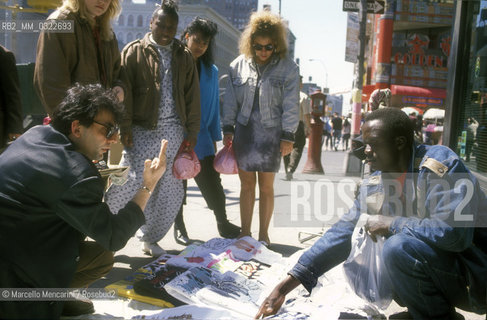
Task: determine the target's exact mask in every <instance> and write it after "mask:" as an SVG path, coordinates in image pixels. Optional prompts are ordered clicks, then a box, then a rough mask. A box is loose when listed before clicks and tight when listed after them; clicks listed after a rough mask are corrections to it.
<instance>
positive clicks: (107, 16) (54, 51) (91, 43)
mask: <svg viewBox="0 0 487 320" xmlns="http://www.w3.org/2000/svg"><path fill="white" fill-rule="evenodd" d="M120 10H121V8H120V3H119V0H108V1H96V0H64V1H63V4H62V6H61V7H60V8H58V9H57V10H56V11H54V12H53V13H52V14H51V15H50V16H49V17H48V18H47V19H48V20H67V21H68V20H71V21H73V30H72V32H66V33H58V32H50V31H42V32H41V34H40V36H39V40H38V42H37V56H36V64H35V70H34V86H35V88H36V90H37V93H38V95H39V98H40V99H41V101H42V104H43V106H44V108H45V110H46V112H47V113H48V114H51V115H52V114H53V112H54V110H55V109H56V108H57V106H58V105H59V103H60V102H61V101H62V99H63V98H64V96H65V95H66V91H67V89H68V88H70V87H71V86H72V85H74V84H75V83H80V84H82V85H84V84H95V83H100V84H101V85H102V86H103V87H104V88H106V89H109V88H113V90H114V91H115V93H116V94H117V97H118V99H119V101H123V99H124V89H123V83H122V81H121V80H120V79H119V78H120V76H121V74H120V72H121V70H120V52H119V50H118V44H117V39H116V38H115V34H114V33H113V31H112V29H111V26H110V21H111V20H112V19H113V18H115V17H116V16H117V15H118V14H119V12H120Z"/></svg>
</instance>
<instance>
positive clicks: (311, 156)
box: [303, 116, 324, 173]
mask: <svg viewBox="0 0 487 320" xmlns="http://www.w3.org/2000/svg"><path fill="white" fill-rule="evenodd" d="M322 136H323V121H321V119H320V117H317V116H313V120H312V121H311V133H310V134H309V139H308V159H307V160H306V164H305V165H304V168H303V173H324V171H323V166H322V165H321V138H322Z"/></svg>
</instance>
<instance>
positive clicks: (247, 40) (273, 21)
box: [239, 11, 287, 59]
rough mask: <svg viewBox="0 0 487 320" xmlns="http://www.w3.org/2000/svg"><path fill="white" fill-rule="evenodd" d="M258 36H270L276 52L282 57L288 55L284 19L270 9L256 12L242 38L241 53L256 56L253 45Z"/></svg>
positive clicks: (248, 56) (251, 56) (249, 56)
mask: <svg viewBox="0 0 487 320" xmlns="http://www.w3.org/2000/svg"><path fill="white" fill-rule="evenodd" d="M256 37H269V38H271V39H272V42H273V44H274V46H275V49H274V54H275V55H278V56H279V57H280V58H281V59H282V58H285V57H286V55H287V30H286V27H285V26H284V22H283V21H282V19H281V18H280V17H279V16H277V15H275V14H272V13H270V12H269V11H259V12H254V13H252V15H251V16H250V21H249V24H248V25H247V26H246V27H245V30H244V31H243V33H242V37H241V38H240V43H239V49H240V53H241V54H243V55H245V56H246V57H247V58H253V57H255V50H254V49H253V47H252V45H253V42H254V40H255V38H256Z"/></svg>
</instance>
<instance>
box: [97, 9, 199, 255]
mask: <svg viewBox="0 0 487 320" xmlns="http://www.w3.org/2000/svg"><path fill="white" fill-rule="evenodd" d="M178 21H179V17H178V14H177V6H176V5H175V3H174V2H173V1H167V0H166V1H164V2H163V4H162V5H161V7H160V8H157V9H156V10H155V11H154V14H153V15H152V19H151V23H150V28H151V32H150V33H148V34H146V35H145V37H144V38H143V39H138V40H135V41H133V42H131V43H129V44H127V46H126V47H125V48H124V49H123V51H122V67H123V69H124V74H125V75H126V87H127V91H126V96H125V112H124V116H123V120H122V125H121V134H122V139H121V140H122V143H123V144H124V154H123V158H122V162H121V163H122V164H123V165H127V166H130V173H129V179H128V181H127V183H126V184H124V185H123V186H114V185H112V187H110V189H109V190H108V192H107V194H106V196H105V200H106V202H107V203H108V204H109V206H110V207H111V208H112V210H116V209H117V208H119V207H121V206H122V205H123V203H124V199H127V197H130V196H131V195H132V194H133V193H134V192H135V191H136V188H137V186H138V185H139V184H140V181H139V180H140V179H141V172H142V171H141V170H142V167H140V166H138V162H139V161H140V160H141V159H145V158H146V157H147V155H148V154H150V153H151V152H152V151H151V150H152V149H153V148H155V147H156V146H157V143H156V141H157V140H159V141H160V140H161V139H162V138H164V139H166V140H168V141H169V144H168V148H167V161H168V164H167V165H168V167H172V166H173V161H174V158H175V157H176V153H177V152H178V150H179V149H180V147H181V148H186V149H189V150H192V149H193V147H194V146H195V145H196V137H197V135H198V132H199V130H200V89H199V81H198V71H197V68H196V66H195V63H194V60H193V57H192V55H191V53H190V51H189V50H188V49H187V48H186V47H185V46H184V45H183V44H181V42H179V41H178V40H177V39H175V38H174V36H175V35H176V31H177V26H178ZM183 197H184V191H183V184H182V180H178V179H176V178H175V177H174V176H173V174H172V170H168V171H167V172H166V173H165V174H164V176H163V178H162V179H161V180H160V181H159V183H158V185H157V187H156V189H155V190H154V191H153V195H152V197H151V200H150V201H149V203H148V206H147V208H146V210H145V212H144V214H145V216H146V224H145V225H144V226H143V227H142V228H141V236H140V240H141V241H142V250H143V251H144V252H146V253H147V254H150V255H152V256H159V255H161V254H163V253H164V250H162V248H161V247H159V245H158V244H157V242H158V241H159V240H161V239H162V237H164V235H165V234H166V233H167V231H168V230H169V228H170V227H171V225H172V224H173V222H174V218H175V217H176V215H177V213H178V210H179V208H180V207H181V203H182V201H183Z"/></svg>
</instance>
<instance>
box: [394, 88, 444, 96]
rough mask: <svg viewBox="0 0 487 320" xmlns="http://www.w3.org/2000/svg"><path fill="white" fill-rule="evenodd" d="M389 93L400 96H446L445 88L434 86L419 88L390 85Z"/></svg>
mask: <svg viewBox="0 0 487 320" xmlns="http://www.w3.org/2000/svg"><path fill="white" fill-rule="evenodd" d="M391 93H392V94H395V95H401V96H414V97H425V98H438V99H445V98H446V90H445V89H435V88H420V87H412V86H399V85H392V86H391Z"/></svg>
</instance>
